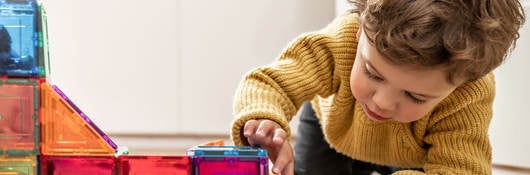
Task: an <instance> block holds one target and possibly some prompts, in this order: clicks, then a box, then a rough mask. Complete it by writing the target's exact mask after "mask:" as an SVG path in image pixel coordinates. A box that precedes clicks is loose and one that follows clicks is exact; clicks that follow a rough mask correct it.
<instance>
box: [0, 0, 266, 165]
mask: <svg viewBox="0 0 530 175" xmlns="http://www.w3.org/2000/svg"><path fill="white" fill-rule="evenodd" d="M46 26H47V25H46V13H45V10H44V8H43V7H42V2H40V1H37V0H0V175H35V174H41V175H59V174H60V175H150V174H156V175H189V174H195V175H214V174H216V175H225V174H226V175H228V174H238V175H264V174H268V158H267V152H266V151H265V150H263V149H259V148H253V147H230V146H197V147H193V148H191V149H189V150H188V152H187V154H188V155H183V156H162V155H159V156H155V155H128V154H127V153H126V151H123V152H122V151H120V152H118V150H119V149H118V148H117V146H116V144H115V143H114V142H113V141H112V140H111V139H110V138H109V137H108V136H107V135H106V134H105V133H104V132H103V131H102V130H101V129H99V128H98V127H97V126H96V125H95V124H94V123H93V122H92V121H91V120H90V119H89V117H88V116H87V115H86V114H85V113H83V111H81V110H80V108H79V107H77V106H76V105H75V104H74V103H73V102H72V101H71V100H70V99H69V98H68V97H67V96H66V95H65V94H64V93H63V92H62V91H61V90H60V89H59V88H58V87H57V86H55V85H51V84H50V82H49V81H48V79H47V78H48V77H49V75H50V69H49V68H50V67H49V58H48V41H47V27H46Z"/></svg>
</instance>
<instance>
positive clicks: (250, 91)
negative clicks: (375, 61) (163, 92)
mask: <svg viewBox="0 0 530 175" xmlns="http://www.w3.org/2000/svg"><path fill="white" fill-rule="evenodd" d="M356 20H357V15H356V14H347V15H342V16H340V17H338V18H336V19H335V20H333V22H332V23H330V24H329V25H328V26H326V27H325V28H324V29H322V30H320V31H317V32H312V33H307V34H303V35H301V36H300V37H298V38H297V39H295V40H294V41H293V42H292V43H290V44H289V46H288V47H287V48H286V49H285V50H284V51H283V52H282V53H281V55H280V56H279V57H278V58H277V59H276V60H275V61H274V62H273V63H272V64H270V65H268V66H263V67H259V68H256V69H254V70H252V71H250V72H249V73H247V74H246V75H245V76H244V77H243V80H242V81H241V83H240V84H239V87H238V89H237V90H236V93H235V97H234V103H233V112H234V116H235V118H236V119H235V121H234V122H233V123H232V132H231V137H232V140H233V142H234V144H235V145H248V142H247V140H246V139H244V136H242V133H241V130H242V128H243V126H244V125H245V122H246V121H248V120H251V119H269V120H272V121H275V122H277V123H278V124H280V125H281V126H282V128H283V129H284V130H285V131H286V132H287V135H288V137H290V128H289V124H288V122H289V121H290V120H291V118H292V117H293V116H294V115H295V114H296V112H297V110H298V109H299V108H300V106H301V105H302V104H303V103H304V102H306V101H309V100H311V99H312V98H314V96H315V95H320V96H329V95H331V94H332V93H333V92H334V91H335V90H336V89H337V88H338V85H339V84H340V80H339V77H338V75H335V74H334V70H335V65H334V64H335V61H336V57H337V55H340V54H343V53H344V52H348V51H352V50H355V49H356V38H355V37H356V35H355V33H356V31H357V28H358V25H357V22H356ZM353 43H355V45H353ZM350 59H351V58H350Z"/></svg>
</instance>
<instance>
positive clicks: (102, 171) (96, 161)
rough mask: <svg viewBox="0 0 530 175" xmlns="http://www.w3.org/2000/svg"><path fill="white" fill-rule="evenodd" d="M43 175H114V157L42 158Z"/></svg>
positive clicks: (40, 161) (41, 170) (41, 169)
mask: <svg viewBox="0 0 530 175" xmlns="http://www.w3.org/2000/svg"><path fill="white" fill-rule="evenodd" d="M39 163H40V171H39V172H40V174H41V175H114V173H115V172H116V166H115V157H114V156H46V155H44V156H41V157H40V160H39Z"/></svg>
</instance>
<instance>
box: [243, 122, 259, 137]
mask: <svg viewBox="0 0 530 175" xmlns="http://www.w3.org/2000/svg"><path fill="white" fill-rule="evenodd" d="M258 125H259V123H258V121H257V120H249V121H247V122H246V123H245V126H244V127H243V135H244V136H245V137H247V138H248V137H250V136H251V135H252V134H254V131H256V129H257V128H258Z"/></svg>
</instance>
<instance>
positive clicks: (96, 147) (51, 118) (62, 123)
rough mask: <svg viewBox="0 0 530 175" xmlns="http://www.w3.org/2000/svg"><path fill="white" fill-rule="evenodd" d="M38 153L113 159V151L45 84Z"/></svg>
mask: <svg viewBox="0 0 530 175" xmlns="http://www.w3.org/2000/svg"><path fill="white" fill-rule="evenodd" d="M41 92H42V93H41V98H42V101H41V103H42V104H41V109H42V116H41V132H42V134H41V135H42V140H41V153H42V154H44V155H94V156H96V155H113V154H114V153H115V152H116V150H115V149H114V148H113V146H111V145H109V143H107V140H105V138H104V137H106V136H102V135H100V132H98V131H97V130H96V129H95V128H94V127H92V125H91V124H89V123H87V121H85V120H86V119H87V118H83V117H81V116H80V115H79V113H77V111H76V110H75V109H74V107H72V106H71V105H69V103H68V102H67V101H65V100H64V99H63V97H62V96H61V95H60V94H59V93H57V92H56V91H55V90H54V89H53V88H52V87H51V86H50V85H49V84H48V83H43V84H42V86H41Z"/></svg>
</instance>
